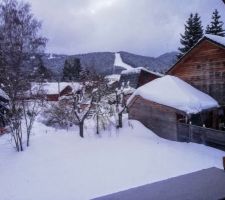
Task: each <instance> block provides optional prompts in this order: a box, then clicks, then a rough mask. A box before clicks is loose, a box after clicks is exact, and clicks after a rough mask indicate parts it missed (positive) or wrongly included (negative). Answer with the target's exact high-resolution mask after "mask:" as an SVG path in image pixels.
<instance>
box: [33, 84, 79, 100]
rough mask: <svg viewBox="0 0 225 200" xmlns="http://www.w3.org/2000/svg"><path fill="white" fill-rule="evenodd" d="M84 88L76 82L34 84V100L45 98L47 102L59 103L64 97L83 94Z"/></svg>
mask: <svg viewBox="0 0 225 200" xmlns="http://www.w3.org/2000/svg"><path fill="white" fill-rule="evenodd" d="M81 90H82V86H81V85H80V83H76V82H74V83H73V82H47V83H33V85H32V87H31V91H30V92H31V94H29V96H30V97H31V98H32V96H33V97H37V96H40V95H41V96H44V97H45V99H46V100H47V101H58V100H59V98H60V97H62V96H70V95H72V94H74V93H78V92H81Z"/></svg>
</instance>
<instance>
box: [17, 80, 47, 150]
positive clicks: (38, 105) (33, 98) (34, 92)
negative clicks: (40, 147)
mask: <svg viewBox="0 0 225 200" xmlns="http://www.w3.org/2000/svg"><path fill="white" fill-rule="evenodd" d="M27 92H28V91H27ZM29 93H30V94H29V96H30V97H29V99H25V98H23V99H22V100H21V104H22V109H23V117H24V120H25V127H26V136H27V137H26V144H27V147H28V146H29V144H30V135H31V130H32V128H33V124H34V121H35V119H36V117H37V115H38V114H39V113H40V111H41V110H42V108H43V106H44V100H45V97H44V96H45V91H44V90H43V83H37V84H35V85H34V86H31V88H30V90H29Z"/></svg>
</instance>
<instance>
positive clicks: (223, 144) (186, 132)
mask: <svg viewBox="0 0 225 200" xmlns="http://www.w3.org/2000/svg"><path fill="white" fill-rule="evenodd" d="M177 136H178V141H181V142H194V143H199V144H205V145H208V146H213V147H215V148H218V149H222V150H224V151H225V131H220V130H215V129H210V128H205V127H200V126H195V125H190V124H183V123H177Z"/></svg>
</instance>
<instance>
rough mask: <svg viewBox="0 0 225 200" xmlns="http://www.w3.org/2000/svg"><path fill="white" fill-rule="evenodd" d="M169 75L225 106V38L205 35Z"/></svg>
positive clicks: (170, 70)
mask: <svg viewBox="0 0 225 200" xmlns="http://www.w3.org/2000/svg"><path fill="white" fill-rule="evenodd" d="M167 74H168V75H173V76H176V77H179V78H181V79H182V80H184V81H186V82H187V83H189V84H191V85H192V86H194V87H196V88H197V89H199V90H201V91H203V92H204V93H207V94H209V95H210V96H212V97H213V98H214V99H216V100H217V101H218V102H219V104H220V105H221V106H225V38H224V37H220V36H215V35H205V36H204V37H203V38H202V39H201V40H200V41H199V42H198V43H197V44H196V45H195V46H194V47H193V48H192V49H191V50H190V51H189V52H188V53H186V54H185V55H184V56H183V57H182V58H181V59H180V60H179V61H178V62H177V63H176V64H175V65H174V66H173V67H172V68H171V69H169V71H168V72H167ZM224 112H225V110H224Z"/></svg>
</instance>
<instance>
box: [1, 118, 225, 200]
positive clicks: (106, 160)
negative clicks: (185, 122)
mask: <svg viewBox="0 0 225 200" xmlns="http://www.w3.org/2000/svg"><path fill="white" fill-rule="evenodd" d="M130 123H131V124H132V126H129V125H128V123H127V121H126V122H125V124H124V128H123V129H120V130H118V129H111V131H108V132H104V133H103V134H102V135H101V137H97V136H94V131H95V129H94V126H93V125H91V124H86V126H87V125H88V129H87V130H85V133H86V134H85V138H84V139H81V138H79V136H78V130H77V129H75V128H74V129H70V130H69V131H68V132H67V131H65V130H55V129H53V128H49V127H46V126H44V125H43V124H41V123H37V122H36V123H35V124H34V126H35V127H34V131H33V134H35V135H33V136H32V137H31V146H30V147H29V148H28V149H25V151H24V152H22V153H16V152H15V150H13V149H12V146H11V143H10V141H9V138H8V135H5V136H3V137H0V149H1V151H0V191H1V195H0V196H1V199H3V200H31V199H32V200H40V199H41V200H51V199H54V200H62V199H65V200H86V199H92V198H95V197H98V196H102V195H105V194H109V193H114V192H118V191H121V190H125V189H128V188H132V187H136V186H140V185H143V184H147V183H152V182H156V181H159V180H164V179H167V178H171V177H174V176H179V175H182V174H186V173H190V172H194V171H198V170H201V169H204V168H209V167H214V166H215V167H219V168H222V157H223V156H225V152H223V151H219V150H216V149H213V148H210V147H207V146H204V145H199V144H192V143H178V142H173V141H168V140H165V139H162V138H159V137H158V136H156V135H155V134H153V133H152V132H151V131H150V130H148V129H147V128H145V127H144V126H143V125H142V124H141V123H139V122H137V121H131V122H130ZM117 131H118V132H117Z"/></svg>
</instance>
